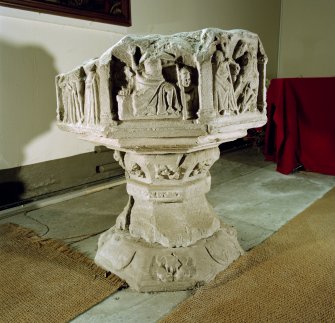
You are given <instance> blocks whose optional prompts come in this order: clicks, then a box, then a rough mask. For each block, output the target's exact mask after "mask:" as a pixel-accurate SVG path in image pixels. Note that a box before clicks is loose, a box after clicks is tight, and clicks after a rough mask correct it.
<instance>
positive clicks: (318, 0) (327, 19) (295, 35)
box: [278, 0, 335, 77]
mask: <svg viewBox="0 0 335 323" xmlns="http://www.w3.org/2000/svg"><path fill="white" fill-rule="evenodd" d="M334 15H335V1H334V0H282V17H281V32H280V47H279V48H280V50H279V67H278V76H279V77H302V76H303V77H322V76H335V35H334V33H335V16H334Z"/></svg>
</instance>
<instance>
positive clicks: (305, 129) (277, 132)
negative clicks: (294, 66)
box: [264, 77, 335, 175]
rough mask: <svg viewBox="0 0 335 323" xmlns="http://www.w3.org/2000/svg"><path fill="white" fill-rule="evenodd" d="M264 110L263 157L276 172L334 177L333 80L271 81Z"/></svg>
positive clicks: (289, 79) (334, 126) (334, 98)
mask: <svg viewBox="0 0 335 323" xmlns="http://www.w3.org/2000/svg"><path fill="white" fill-rule="evenodd" d="M267 109H268V110H267V111H268V124H267V128H266V134H265V148H264V154H265V158H266V159H267V160H272V161H274V162H276V163H277V171H279V172H281V173H283V174H289V173H291V172H292V171H293V170H295V169H296V168H297V167H299V166H303V167H304V168H305V169H306V170H307V171H312V172H318V173H323V174H329V175H335V77H325V78H285V79H273V80H272V81H271V83H270V86H269V89H268V91H267Z"/></svg>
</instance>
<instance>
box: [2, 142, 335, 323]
mask: <svg viewBox="0 0 335 323" xmlns="http://www.w3.org/2000/svg"><path fill="white" fill-rule="evenodd" d="M211 174H212V190H211V191H210V193H208V195H207V197H208V200H209V201H210V203H211V204H212V205H213V206H214V208H215V210H216V212H217V214H218V215H219V216H220V217H221V218H222V219H223V220H224V221H225V222H226V223H228V224H230V225H233V226H235V227H236V229H237V231H238V238H239V241H240V244H241V246H242V247H243V248H244V249H245V250H249V249H250V248H252V247H254V246H256V245H257V244H259V243H261V242H262V241H263V240H265V239H266V238H267V237H269V236H270V235H271V234H273V233H274V232H275V231H277V230H278V229H280V227H281V226H282V225H284V224H285V223H286V222H287V221H289V220H290V219H292V218H293V217H294V216H296V215H297V214H298V213H300V212H301V211H302V210H304V209H305V208H306V207H307V206H308V205H310V204H312V203H313V202H314V201H315V200H316V199H318V198H319V197H321V196H322V195H324V194H325V193H326V192H327V191H328V190H330V189H331V188H332V187H334V186H335V177H334V176H326V175H321V174H317V173H308V172H299V173H296V174H293V175H289V176H286V175H282V174H280V173H278V172H276V171H275V164H273V163H270V162H265V161H264V159H263V156H262V154H261V153H260V152H259V151H258V150H257V149H254V148H248V149H245V150H240V151H236V152H230V153H226V154H224V155H223V156H221V158H220V160H219V161H218V162H216V164H215V165H214V166H213V168H212V170H211ZM126 202H127V194H126V190H125V185H119V186H117V187H114V188H111V189H105V190H102V191H100V192H96V193H92V194H89V195H85V196H81V197H77V198H74V199H71V200H67V201H64V202H60V203H57V204H53V205H49V206H46V207H43V208H40V209H37V210H32V211H29V212H22V213H18V214H15V215H12V216H10V217H6V218H1V217H0V224H1V223H5V222H12V223H17V224H20V225H22V226H25V227H29V228H32V229H34V230H35V231H36V232H37V233H38V234H40V235H42V236H44V237H49V238H56V239H61V240H64V241H66V242H67V243H69V244H71V245H72V246H74V247H76V248H77V249H79V250H80V251H82V252H83V253H85V254H86V255H88V256H89V257H94V254H95V252H96V248H97V239H98V237H99V234H100V233H101V232H103V231H105V230H106V229H108V228H109V227H111V226H112V225H113V224H114V223H115V219H116V217H117V215H118V214H119V213H120V212H121V211H122V209H123V207H124V206H125V204H126ZM190 295H191V291H182V292H169V293H137V292H134V291H132V290H130V289H125V290H122V291H119V292H117V293H115V294H114V295H112V296H110V297H109V298H107V299H106V300H104V301H103V302H101V303H100V304H98V305H96V306H94V307H93V308H91V309H90V310H88V311H87V312H85V313H83V314H82V315H80V316H78V317H77V318H76V319H75V320H73V322H75V323H80V322H127V323H131V322H136V323H140V322H146V323H147V322H156V321H157V320H159V319H160V318H161V317H162V316H163V315H165V314H166V313H168V312H169V311H170V310H171V309H172V308H174V307H175V306H176V305H177V304H178V303H180V302H181V301H183V300H184V299H185V298H187V297H189V296H190Z"/></svg>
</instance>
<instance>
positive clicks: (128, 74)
mask: <svg viewBox="0 0 335 323" xmlns="http://www.w3.org/2000/svg"><path fill="white" fill-rule="evenodd" d="M123 72H124V75H125V78H126V81H127V85H125V86H122V87H121V90H120V91H119V92H118V95H119V96H127V95H130V94H132V93H133V90H134V87H135V83H134V82H135V80H134V76H135V73H134V72H133V71H132V69H131V68H130V67H129V66H125V67H124V68H123Z"/></svg>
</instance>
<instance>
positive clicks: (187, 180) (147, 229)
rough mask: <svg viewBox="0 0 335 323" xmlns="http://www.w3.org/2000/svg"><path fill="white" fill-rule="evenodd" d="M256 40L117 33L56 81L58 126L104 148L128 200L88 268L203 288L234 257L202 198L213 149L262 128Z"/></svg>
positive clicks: (149, 286) (219, 34)
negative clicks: (118, 169) (121, 175)
mask: <svg viewBox="0 0 335 323" xmlns="http://www.w3.org/2000/svg"><path fill="white" fill-rule="evenodd" d="M266 60H267V59H266V55H265V53H264V50H263V47H262V44H261V42H260V40H259V38H258V36H257V35H256V34H253V33H250V32H247V31H242V30H234V31H222V30H219V29H205V30H201V31H197V32H192V33H181V34H176V35H172V36H162V35H152V36H144V37H143V36H142V37H138V36H127V37H125V38H123V39H122V40H121V41H120V42H119V43H117V44H116V45H114V46H113V47H112V48H111V49H109V50H108V51H107V52H105V53H104V54H103V55H102V56H101V57H100V58H98V59H95V60H91V61H89V62H87V63H86V64H84V65H82V66H79V67H77V68H76V69H74V70H73V71H71V72H69V73H67V74H61V75H59V76H57V78H56V84H57V98H58V108H57V118H58V126H59V127H60V128H61V129H63V130H66V131H71V132H74V133H77V134H78V135H79V137H80V138H81V139H85V140H89V141H92V142H94V143H97V144H99V145H101V144H102V145H105V146H107V147H109V148H112V149H115V159H116V160H118V161H119V163H120V165H121V166H122V167H123V168H124V169H125V173H126V178H127V192H128V194H129V201H128V204H127V205H126V207H125V209H124V210H123V212H122V213H121V214H120V215H119V217H118V219H117V222H116V225H115V226H114V227H112V228H111V229H110V230H108V231H107V232H105V233H104V234H102V235H101V237H100V239H99V247H98V252H97V255H96V258H95V261H96V263H97V264H99V265H100V266H102V267H104V268H105V269H106V270H109V271H111V272H113V273H115V274H117V275H119V276H120V277H122V278H124V279H125V280H126V281H127V282H128V284H129V285H130V286H131V287H133V288H135V289H136V290H138V291H163V290H182V289H187V288H192V287H194V286H195V285H197V284H198V283H202V282H208V281H210V280H211V279H213V278H214V276H215V275H216V274H217V273H218V272H219V271H221V270H224V269H225V268H226V267H227V266H228V265H229V264H230V263H231V262H232V261H234V260H235V259H237V258H238V257H239V255H240V254H241V253H242V252H243V251H242V249H241V248H240V246H239V244H238V242H237V239H236V232H235V230H234V229H232V228H230V227H228V226H226V225H225V224H223V223H222V222H221V221H220V220H219V219H218V217H217V216H216V215H215V213H214V211H213V209H212V207H211V206H210V205H209V203H208V202H207V199H206V196H205V194H206V193H207V192H208V191H209V190H210V181H211V179H210V174H209V169H210V167H211V166H212V165H213V163H214V162H215V161H216V160H217V159H218V158H219V149H218V145H219V144H220V143H223V142H226V141H231V140H235V139H237V138H240V137H243V136H244V135H245V134H246V132H247V129H249V128H254V127H259V126H262V125H263V124H264V123H265V122H266V111H265V84H264V83H265V65H266Z"/></svg>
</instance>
